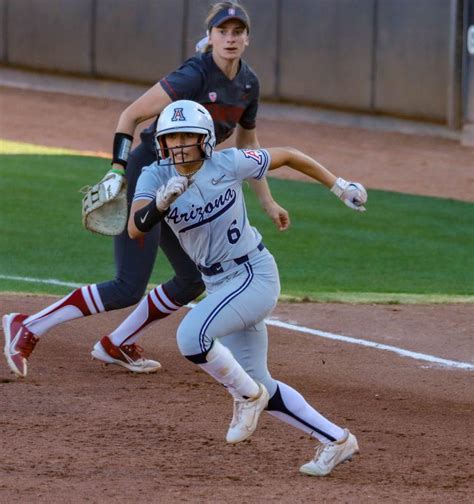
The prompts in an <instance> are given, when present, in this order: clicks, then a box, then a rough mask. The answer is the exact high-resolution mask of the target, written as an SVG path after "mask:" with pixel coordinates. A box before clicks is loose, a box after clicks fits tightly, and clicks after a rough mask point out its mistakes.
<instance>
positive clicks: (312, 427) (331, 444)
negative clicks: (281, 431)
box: [219, 321, 358, 476]
mask: <svg viewBox="0 0 474 504" xmlns="http://www.w3.org/2000/svg"><path fill="white" fill-rule="evenodd" d="M219 341H220V342H221V343H222V344H223V345H225V346H226V347H227V348H228V349H229V350H230V351H231V353H232V355H233V356H234V357H235V359H236V360H237V362H238V363H239V364H240V365H241V366H242V368H243V369H244V370H245V371H246V372H247V373H248V374H249V376H251V377H252V378H253V379H254V380H255V381H257V382H259V383H262V384H263V385H264V386H265V387H266V389H267V390H268V392H269V394H270V400H269V402H268V406H267V411H268V413H269V414H270V415H272V416H274V417H275V418H278V419H279V420H281V421H283V422H285V423H288V424H290V425H292V426H294V427H296V428H298V429H300V430H301V431H303V432H305V433H308V434H310V435H311V436H312V437H314V438H316V439H318V440H319V441H320V443H321V445H320V447H318V449H317V451H316V455H315V457H314V458H313V460H311V461H310V462H309V463H308V464H305V465H303V466H302V467H301V471H302V472H304V473H306V474H311V475H319V476H322V475H326V474H329V472H331V470H332V469H333V468H334V467H335V466H336V465H337V464H339V463H341V462H344V461H345V460H347V459H349V458H351V457H352V456H353V455H354V454H355V453H357V452H358V445H357V440H356V438H355V437H354V436H353V435H352V434H351V433H349V432H348V431H347V430H345V429H343V428H341V427H339V426H338V425H336V424H334V423H333V422H331V421H330V420H328V419H327V418H326V417H324V416H323V415H322V414H321V413H319V412H318V411H317V410H316V409H315V408H313V406H311V405H310V404H309V403H308V402H307V401H306V400H305V398H304V397H303V396H302V395H301V394H300V393H299V392H298V391H297V390H295V389H294V388H292V387H291V386H289V385H287V384H286V383H283V382H280V381H277V380H274V379H273V378H272V376H271V375H270V373H269V371H268V367H267V353H268V335H267V328H266V325H265V323H264V321H261V322H259V323H257V324H255V325H254V326H252V327H247V328H245V329H243V330H241V331H236V332H234V333H233V334H229V335H226V336H224V337H222V338H220V340H219Z"/></svg>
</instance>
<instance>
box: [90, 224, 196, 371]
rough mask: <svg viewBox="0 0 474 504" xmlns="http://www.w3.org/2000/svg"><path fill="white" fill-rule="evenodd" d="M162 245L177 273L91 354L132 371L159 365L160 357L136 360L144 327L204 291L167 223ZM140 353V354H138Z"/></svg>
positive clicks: (162, 235) (164, 227) (163, 230)
mask: <svg viewBox="0 0 474 504" xmlns="http://www.w3.org/2000/svg"><path fill="white" fill-rule="evenodd" d="M161 229H162V233H161V238H160V247H161V248H162V249H163V251H164V252H165V254H166V255H167V257H168V259H169V261H170V263H171V265H172V266H173V269H174V270H175V273H176V275H175V276H174V277H173V278H172V279H171V280H169V281H168V282H165V283H163V284H161V285H158V286H157V287H155V288H154V289H153V290H152V291H150V292H149V293H148V294H147V295H146V296H145V298H143V299H142V301H141V302H140V303H139V304H138V306H137V307H136V308H135V310H134V311H133V312H132V313H131V314H130V315H129V316H128V317H127V318H126V319H125V320H124V321H123V322H122V323H121V324H120V325H119V326H118V327H117V328H116V329H115V330H114V331H113V332H112V333H111V334H110V335H108V336H105V337H104V338H102V339H101V341H100V342H98V343H97V344H96V345H95V346H94V349H93V351H92V355H93V356H94V357H95V358H97V359H99V360H102V361H103V362H107V363H110V364H119V365H121V366H124V367H126V368H127V369H129V370H131V371H136V372H147V373H149V372H153V371H156V370H157V369H159V367H161V366H160V364H159V362H157V361H150V360H149V359H148V360H147V359H145V360H143V359H141V358H140V359H139V360H136V359H135V358H134V356H135V355H136V351H137V349H140V347H138V346H137V345H136V342H137V341H138V340H139V338H140V337H141V335H142V331H143V329H145V327H147V326H149V325H150V324H151V323H153V322H156V321H158V320H161V319H163V318H165V317H167V316H168V315H170V314H171V313H174V312H175V311H176V310H178V309H179V308H180V307H181V306H183V305H184V304H187V303H188V302H190V301H192V300H193V299H195V298H196V297H198V296H199V295H200V294H201V293H202V292H203V291H204V283H203V282H202V279H201V274H200V273H199V271H198V270H197V268H196V266H195V265H194V263H193V262H192V261H191V259H190V258H189V256H188V255H187V254H186V253H185V252H184V251H183V249H182V248H181V245H180V244H179V241H178V239H177V238H176V236H175V235H174V234H173V232H172V231H171V230H170V228H169V227H168V225H166V224H165V223H161ZM137 357H138V356H137Z"/></svg>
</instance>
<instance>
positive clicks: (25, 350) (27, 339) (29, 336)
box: [18, 330, 39, 359]
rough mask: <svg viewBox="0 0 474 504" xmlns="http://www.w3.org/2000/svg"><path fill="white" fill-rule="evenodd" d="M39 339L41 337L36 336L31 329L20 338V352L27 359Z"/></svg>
mask: <svg viewBox="0 0 474 504" xmlns="http://www.w3.org/2000/svg"><path fill="white" fill-rule="evenodd" d="M27 331H28V330H27ZM38 340H39V338H37V337H36V336H35V335H34V334H33V333H32V332H30V331H28V332H26V333H25V334H24V335H23V336H22V338H21V340H20V342H19V344H18V347H19V349H20V353H21V355H22V356H23V357H24V358H25V359H27V358H28V357H29V356H30V354H31V352H32V351H33V349H34V348H35V345H36V343H38Z"/></svg>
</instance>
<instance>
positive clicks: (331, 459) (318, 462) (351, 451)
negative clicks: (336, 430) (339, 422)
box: [300, 429, 359, 476]
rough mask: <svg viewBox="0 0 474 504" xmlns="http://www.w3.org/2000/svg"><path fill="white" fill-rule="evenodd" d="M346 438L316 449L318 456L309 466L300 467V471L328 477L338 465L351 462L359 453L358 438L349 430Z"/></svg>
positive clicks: (346, 431)
mask: <svg viewBox="0 0 474 504" xmlns="http://www.w3.org/2000/svg"><path fill="white" fill-rule="evenodd" d="M344 430H345V433H346V434H345V436H344V437H343V438H342V439H341V440H339V441H335V442H334V443H328V444H321V445H319V446H318V447H317V448H316V454H315V456H314V458H313V460H311V462H308V463H307V464H304V465H302V466H301V467H300V471H301V472H302V473H304V474H309V475H310V476H327V475H328V474H329V473H330V472H331V471H332V470H333V469H334V468H335V467H336V466H337V465H338V464H342V463H343V462H345V461H346V460H351V459H352V456H353V455H355V454H356V453H359V445H358V444H357V439H356V437H355V436H354V435H353V434H351V433H350V432H349V431H348V430H347V429H344Z"/></svg>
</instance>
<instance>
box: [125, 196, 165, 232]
mask: <svg viewBox="0 0 474 504" xmlns="http://www.w3.org/2000/svg"><path fill="white" fill-rule="evenodd" d="M167 213H168V211H166V212H160V211H159V210H158V208H156V200H151V201H150V203H148V205H146V206H144V207H143V208H140V210H137V211H136V212H135V215H134V216H133V221H134V222H135V226H136V228H137V229H138V230H140V231H141V232H142V233H148V231H150V229H151V228H152V227H153V226H154V225H155V224H158V222H160V221H161V220H163V218H164V217H165V215H166V214H167Z"/></svg>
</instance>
